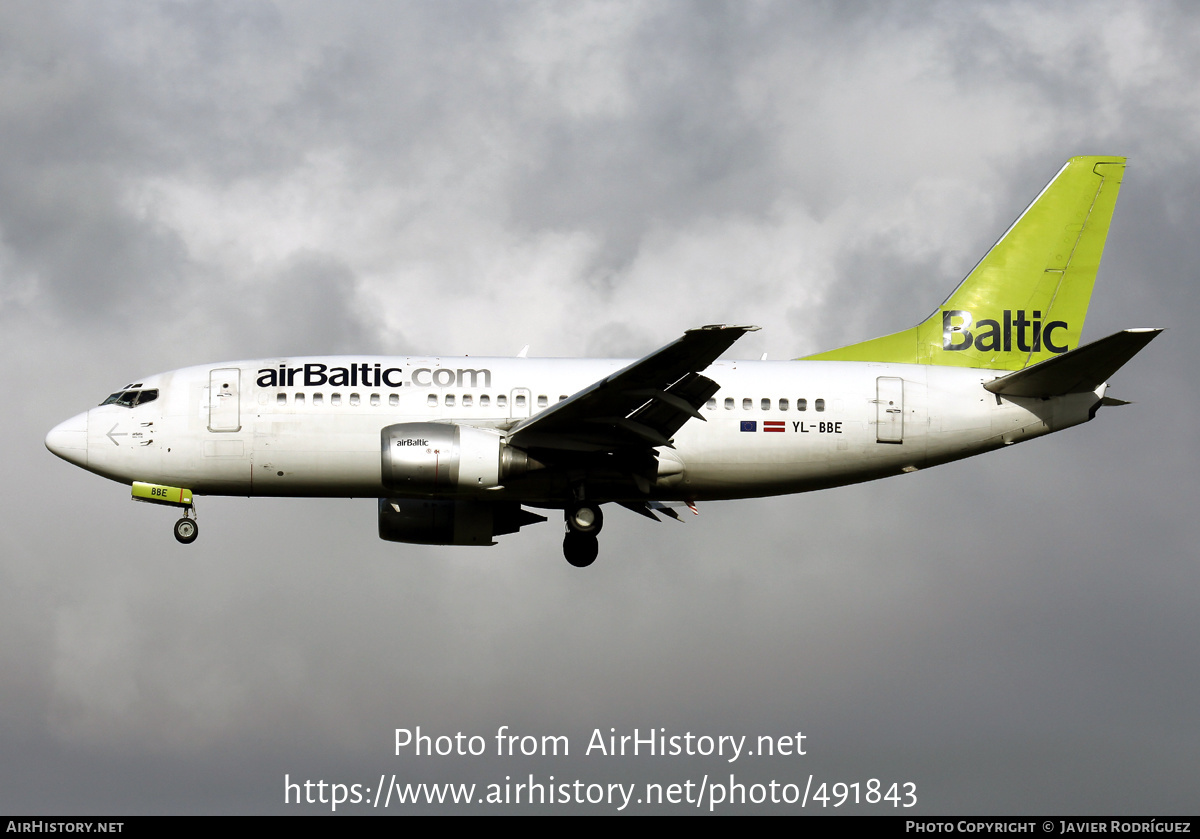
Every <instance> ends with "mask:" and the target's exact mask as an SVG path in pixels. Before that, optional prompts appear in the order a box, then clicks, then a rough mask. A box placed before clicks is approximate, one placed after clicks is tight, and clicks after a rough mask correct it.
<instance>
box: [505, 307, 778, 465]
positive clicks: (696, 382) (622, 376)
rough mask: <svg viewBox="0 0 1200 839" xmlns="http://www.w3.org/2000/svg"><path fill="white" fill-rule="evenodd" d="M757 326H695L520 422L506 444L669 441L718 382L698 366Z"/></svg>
mask: <svg viewBox="0 0 1200 839" xmlns="http://www.w3.org/2000/svg"><path fill="white" fill-rule="evenodd" d="M757 329H758V327H757V326H725V325H714V326H701V327H699V328H697V329H689V330H688V331H687V332H685V333H684V334H683V337H682V338H679V339H678V340H676V341H673V342H671V343H670V344H667V345H666V346H665V347H662V348H661V349H658V350H655V351H654V352H652V353H650V354H649V355H648V356H646V357H645V358H642V359H640V360H639V361H635V362H634V363H633V364H630V365H629V366H628V367H625V368H624V369H621V370H618V371H617V372H615V373H613V374H612V375H610V376H607V377H605V378H603V379H601V380H600V381H598V382H595V383H593V384H591V385H589V386H587V387H586V388H584V389H583V390H581V391H579V392H578V393H576V394H574V395H573V396H571V397H569V398H567V399H564V400H563V401H562V402H559V403H558V404H556V405H553V406H551V407H550V408H548V409H546V410H545V411H542V412H541V413H540V414H538V415H537V416H534V417H530V418H529V419H527V420H524V421H522V422H521V423H520V424H518V425H517V426H515V427H514V428H513V429H512V431H510V432H509V442H510V443H511V444H512V445H514V446H516V447H518V448H521V449H526V450H547V449H549V450H557V451H563V452H620V451H629V450H645V449H646V448H652V447H655V446H670V445H671V437H672V435H674V434H675V432H676V431H678V430H679V429H680V428H681V427H682V426H683V424H684V423H685V422H687V421H688V420H689V419H691V418H692V417H696V418H697V419H700V420H703V419H704V417H703V416H702V415H701V414H700V410H699V409H700V407H701V406H702V405H704V403H705V402H706V401H708V399H709V398H710V397H711V396H712V395H713V394H714V393H716V392H717V391H718V390H719V389H720V386H719V385H718V384H717V383H716V382H714V381H713V380H712V379H709V378H707V377H705V376H702V375H700V371H701V370H704V369H705V368H707V367H708V366H709V365H710V364H712V363H713V362H714V361H715V360H716V359H717V356H719V355H720V354H721V353H723V352H725V350H727V349H729V347H731V346H732V345H733V342H734V341H736V340H737V339H738V338H740V337H742V336H743V335H745V334H746V333H747V332H753V331H755V330H757Z"/></svg>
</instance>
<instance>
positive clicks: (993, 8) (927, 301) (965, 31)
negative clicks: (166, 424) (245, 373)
mask: <svg viewBox="0 0 1200 839" xmlns="http://www.w3.org/2000/svg"><path fill="white" fill-rule="evenodd" d="M0 16H2V17H3V18H4V25H3V26H0V46H2V48H0V136H3V138H4V143H5V146H6V148H5V154H3V155H0V244H2V247H0V272H2V273H0V315H2V316H3V319H4V324H5V329H4V330H3V332H2V333H0V348H2V351H3V354H4V357H5V359H6V366H5V371H4V373H3V375H4V380H3V383H4V386H5V390H6V392H8V393H10V394H14V395H15V396H17V397H18V398H17V399H16V400H14V403H13V404H12V405H11V407H10V409H9V410H8V411H7V412H6V414H5V420H4V426H3V431H4V437H5V439H6V440H8V441H9V448H8V449H6V454H7V455H8V468H7V469H6V476H7V477H6V479H5V480H4V481H3V482H0V499H2V500H3V501H4V506H5V509H6V510H7V511H8V519H7V523H8V525H9V526H8V527H6V528H4V529H3V532H2V533H0V546H2V548H3V552H4V562H3V563H0V605H3V607H4V608H3V609H0V613H2V614H3V615H4V617H3V623H2V624H0V637H3V638H4V639H5V642H4V643H3V644H0V672H3V673H5V674H6V675H5V676H4V677H3V679H2V680H0V693H2V695H3V697H4V701H3V702H0V727H2V728H3V730H4V732H5V733H4V734H3V736H2V739H3V743H2V744H0V745H2V750H3V751H4V753H5V754H6V759H5V761H4V766H3V772H4V779H3V783H0V789H2V790H4V792H2V793H0V798H2V801H0V803H3V804H6V805H10V806H9V809H10V810H13V811H15V810H17V809H20V810H23V811H27V812H29V811H38V810H41V811H52V812H81V811H83V810H88V811H92V812H105V811H109V812H116V813H131V812H149V811H161V812H183V811H209V812H212V811H218V812H220V811H239V812H241V811H275V810H278V809H280V808H281V807H282V804H281V802H282V786H283V785H282V779H283V775H284V773H291V774H292V775H293V776H303V777H314V778H315V777H321V776H325V777H327V778H328V777H338V778H342V779H345V780H347V781H350V782H358V781H363V780H367V779H371V778H378V775H379V773H380V772H389V773H390V772H401V773H406V777H411V778H412V779H413V780H415V781H420V780H437V779H443V780H461V779H470V780H477V781H479V782H481V783H487V782H491V781H495V780H498V779H501V778H502V777H503V776H504V775H505V774H514V775H515V774H516V773H518V772H528V771H532V772H535V773H537V774H540V775H548V774H551V773H553V774H555V775H556V776H558V777H560V778H575V777H583V778H601V777H604V778H606V779H607V778H611V779H612V780H621V781H624V782H629V781H630V780H634V779H640V780H659V781H663V782H671V781H681V780H684V779H685V777H687V776H689V775H692V776H695V777H699V775H700V774H703V773H704V772H709V771H714V764H712V763H710V762H704V761H700V762H686V761H679V762H674V761H670V760H668V761H665V762H650V761H645V760H638V761H635V760H624V761H622V760H614V761H611V762H609V761H605V760H603V759H599V758H596V757H594V756H593V757H590V758H589V757H583V756H582V755H581V751H582V747H583V746H584V745H585V744H586V742H587V739H588V736H589V735H590V734H591V732H592V730H593V729H594V728H601V729H603V730H604V731H607V730H608V728H609V727H610V726H615V727H619V728H624V729H625V730H628V729H631V728H633V727H635V726H638V727H641V728H643V729H644V728H647V727H655V726H663V727H666V728H668V729H669V730H671V731H672V732H682V731H685V730H692V731H695V732H701V731H704V732H710V733H718V732H719V733H735V734H742V733H744V734H747V735H752V736H753V735H756V734H760V733H766V734H775V735H780V734H784V733H788V732H794V731H795V730H796V729H797V728H803V729H804V730H806V731H808V732H809V734H810V736H811V737H812V739H811V740H810V743H809V744H810V749H811V757H808V758H806V759H804V760H794V761H790V762H789V761H775V762H770V763H768V762H764V763H761V764H757V765H752V764H750V763H739V764H735V765H733V767H732V768H733V771H735V772H737V773H738V774H739V776H744V777H746V778H748V779H749V778H753V779H756V780H764V779H767V778H769V777H779V778H786V779H789V780H794V779H795V778H797V777H802V776H806V775H807V774H808V773H809V772H815V773H817V774H818V775H819V776H820V777H823V778H826V779H828V780H844V781H853V780H863V779H867V778H871V777H887V778H889V779H893V780H913V781H915V782H917V783H918V792H919V795H920V796H921V801H922V804H921V807H920V808H919V809H920V810H921V811H922V812H925V813H936V812H947V811H958V812H965V811H976V812H984V811H987V812H1014V813H1019V812H1032V811H1035V810H1043V811H1050V810H1057V811H1059V812H1093V813H1094V812H1100V811H1104V812H1147V811H1150V810H1164V811H1165V810H1176V811H1186V810H1187V808H1188V807H1189V806H1190V804H1191V800H1190V798H1189V797H1188V796H1189V795H1190V791H1191V790H1192V789H1194V781H1195V769H1194V767H1193V765H1192V764H1193V763H1194V760H1193V755H1194V753H1195V750H1196V747H1197V746H1198V745H1200V743H1197V735H1196V734H1195V732H1196V731H1198V730H1200V728H1198V727H1197V726H1196V722H1197V719H1196V711H1195V703H1194V702H1191V701H1190V698H1191V697H1193V696H1194V695H1195V693H1196V689H1197V687H1198V685H1197V681H1196V675H1195V674H1196V673H1200V667H1197V664H1198V662H1197V661H1196V653H1195V652H1194V650H1193V649H1192V646H1190V645H1189V644H1188V643H1187V639H1189V638H1194V637H1195V636H1196V634H1197V631H1198V627H1197V626H1196V618H1195V615H1194V609H1193V607H1192V603H1191V596H1190V592H1194V591H1195V590H1196V583H1197V577H1196V569H1195V563H1194V545H1195V543H1196V533H1195V524H1194V516H1193V515H1192V511H1191V506H1192V505H1191V500H1190V499H1191V498H1193V497H1194V495H1195V491H1196V489H1197V487H1196V478H1195V475H1196V469H1195V465H1196V460H1197V452H1196V444H1195V442H1194V438H1195V434H1194V429H1195V422H1194V421H1193V420H1191V419H1190V418H1191V417H1194V416H1195V415H1196V409H1197V405H1196V404H1195V402H1196V398H1195V396H1194V394H1193V393H1192V390H1193V389H1191V388H1188V387H1186V386H1183V385H1181V384H1180V383H1181V382H1187V381H1189V377H1190V375H1191V371H1190V367H1189V365H1190V363H1191V359H1193V358H1195V357H1196V352H1195V340H1194V338H1193V337H1192V332H1193V331H1192V330H1191V329H1190V324H1191V322H1192V321H1193V320H1194V319H1195V316H1196V311H1195V302H1194V301H1193V300H1192V297H1193V296H1194V295H1192V294H1191V288H1192V284H1193V281H1194V268H1193V266H1194V265H1195V264H1196V259H1195V258H1193V257H1196V256H1200V255H1197V254H1196V253H1195V251H1196V248H1197V245H1196V243H1195V238H1196V237H1195V236H1194V230H1195V220H1194V208H1193V204H1194V200H1193V197H1194V195H1195V194H1196V185H1197V181H1198V180H1200V175H1198V174H1197V171H1198V170H1197V167H1196V165H1195V163H1194V162H1193V161H1194V160H1195V159H1196V152H1197V146H1200V142H1198V140H1200V134H1198V131H1197V128H1198V126H1197V123H1196V121H1195V119H1194V113H1195V104H1196V102H1195V99H1196V94H1195V92H1194V77H1195V73H1194V72H1192V70H1194V69H1195V67H1196V64H1197V60H1198V56H1200V53H1198V52H1197V50H1196V49H1195V46H1194V44H1195V43H1196V40H1195V38H1194V35H1195V29H1196V26H1197V19H1196V14H1195V12H1193V11H1192V10H1191V8H1190V7H1188V6H1167V5H1157V4H1151V5H1139V4H1108V5H1103V4H1102V5H1096V4H1089V5H1087V6H1082V5H1080V6H1072V5H1060V6H1053V7H1046V8H1044V7H1042V6H1039V5H1034V4H1019V3H1017V4H989V5H986V6H967V7H963V6H959V5H954V6H951V5H943V4H933V5H930V6H922V7H914V6H910V5H903V6H893V5H890V4H873V5H869V6H855V7H853V8H852V9H849V10H847V9H846V7H845V6H843V5H815V4H814V5H801V4H794V3H762V4H757V5H746V4H707V3H706V4H700V5H685V4H678V3H663V4H636V5H632V4H629V5H626V4H614V3H596V4H589V3H578V4H569V5H562V4H534V3H530V4H484V3H438V4H411V3H410V4H394V3H381V4H359V5H349V6H345V5H339V6H330V5H327V4H311V5H300V4H297V5H277V4H273V3H243V4H233V5H231V4H221V3H172V4H163V5H147V4H142V3H131V4H124V5H122V4H108V5H104V6H95V5H92V4H79V5H75V6H61V7H60V6H44V5H33V4H31V5H7V6H5V7H4V11H3V12H2V13H0ZM1105 152H1108V153H1119V154H1129V155H1131V165H1130V166H1129V168H1128V171H1127V175H1126V181H1125V184H1124V186H1123V190H1122V197H1121V202H1120V203H1119V204H1118V208H1117V211H1116V217H1115V221H1114V226H1113V231H1112V235H1111V236H1110V238H1109V245H1108V251H1107V253H1106V256H1105V262H1104V265H1103V267H1102V269H1101V277H1100V281H1099V283H1098V285H1097V289H1096V295H1095V298H1094V300H1093V305H1092V310H1091V315H1090V318H1089V321H1088V327H1087V333H1086V334H1087V335H1088V337H1099V336H1100V335H1103V334H1107V333H1108V332H1111V331H1115V330H1116V329H1119V328H1122V327H1126V326H1153V325H1165V326H1169V327H1171V329H1170V330H1169V331H1168V332H1167V333H1166V334H1165V335H1164V336H1162V337H1160V338H1159V339H1158V340H1156V341H1155V343H1153V344H1152V345H1151V346H1150V347H1148V348H1147V350H1146V351H1145V352H1144V353H1143V354H1142V355H1140V356H1139V357H1138V358H1136V359H1134V361H1133V362H1131V364H1130V365H1129V366H1128V368H1126V369H1125V370H1122V371H1121V372H1120V373H1119V374H1118V375H1117V376H1116V377H1115V378H1114V389H1113V394H1114V395H1116V396H1118V397H1120V398H1124V399H1132V400H1134V401H1135V402H1136V403H1137V404H1135V405H1134V406H1131V407H1124V408H1119V409H1117V408H1105V409H1103V410H1102V411H1101V412H1100V414H1099V416H1098V417H1097V420H1096V421H1095V422H1094V423H1091V424H1088V425H1086V426H1084V427H1081V428H1078V429H1073V430H1070V431H1067V432H1065V433H1064V434H1061V435H1055V436H1054V437H1052V438H1050V439H1046V440H1039V441H1035V442H1031V443H1028V444H1025V445H1022V446H1017V447H1013V448H1012V449H1009V450H1005V451H1003V452H998V453H996V454H994V455H990V456H988V457H986V458H981V459H976V460H971V461H966V462H961V463H956V464H948V465H945V466H942V467H939V468H938V469H936V470H931V471H929V472H920V473H917V474H915V475H911V476H905V477H903V478H895V479H890V480H887V481H882V482H879V483H875V484H869V485H864V486H858V487H850V488H844V489H840V490H835V491H831V492H826V493H818V494H814V495H811V496H804V497H789V498H780V499H768V500H762V501H757V502H730V503H723V504H708V505H703V506H702V507H701V515H700V516H699V517H691V516H689V520H688V522H687V524H686V525H679V524H676V523H674V522H666V523H663V524H658V525H655V524H654V523H652V522H649V521H647V520H645V519H641V518H639V517H637V516H634V515H633V514H632V513H627V512H626V511H624V510H619V509H618V510H614V511H612V513H611V514H610V515H609V517H608V524H607V526H606V529H605V532H604V537H603V546H602V553H601V558H600V560H599V561H598V562H597V564H596V565H595V566H593V567H592V568H590V569H588V571H587V572H586V573H583V574H581V573H579V572H578V571H576V570H575V569H571V568H569V567H567V566H566V564H565V563H563V562H562V561H561V557H560V554H559V551H560V542H561V534H560V527H561V525H560V523H558V522H557V521H551V522H549V523H548V524H543V525H540V526H539V527H535V528H531V529H530V530H529V531H528V532H527V533H521V534H520V535H517V536H509V537H504V538H503V539H501V540H500V544H499V545H498V546H496V547H494V548H490V549H487V550H484V551H482V552H479V551H475V550H472V549H466V548H436V547H422V546H404V545H394V544H389V543H383V542H381V541H379V540H378V539H377V538H376V535H375V510H374V502H373V501H371V500H357V501H345V500H339V501H319V500H266V499H255V500H246V499H222V498H204V499H201V507H200V512H201V519H200V526H201V529H202V533H201V538H200V540H199V541H198V542H197V543H196V544H195V545H194V546H192V548H191V549H189V550H187V551H182V550H181V549H177V548H176V546H175V545H174V543H173V542H172V541H171V539H170V535H169V533H168V529H169V522H170V516H169V515H164V514H163V512H164V511H162V510H159V509H157V508H152V507H148V506H146V505H130V503H129V502H128V500H127V497H126V495H125V493H126V492H127V490H122V488H121V487H119V486H116V485H112V484H108V483H106V482H104V481H102V480H101V479H99V478H96V477H94V476H90V475H87V474H84V473H82V472H80V471H78V470H76V469H74V468H72V467H70V466H68V465H67V464H65V463H61V462H59V461H57V460H54V459H53V458H52V457H51V456H50V455H49V454H47V453H46V452H45V451H44V450H43V449H42V448H41V440H42V437H43V436H44V434H45V432H46V430H47V429H48V428H49V427H50V426H51V425H53V424H54V423H56V422H58V421H60V420H61V419H63V418H65V417H66V416H69V415H71V414H72V413H75V412H78V411H79V410H83V409H84V408H86V407H87V406H88V405H90V404H94V403H95V402H97V401H99V399H101V398H103V395H104V394H105V393H106V392H108V390H109V389H111V388H113V387H117V386H119V385H120V383H121V382H125V381H128V380H129V379H128V377H129V376H136V375H140V374H142V373H149V372H152V371H154V370H159V369H171V368H174V367H181V366H185V365H190V364H198V363H205V362H210V361H216V360H223V359H231V358H239V357H252V356H258V355H262V356H276V355H281V354H295V353H317V352H351V353H357V352H370V351H375V350H376V349H378V350H382V351H389V352H398V353H404V352H421V353H447V352H450V353H454V352H459V353H463V352H470V353H471V354H473V355H474V354H479V353H481V352H484V353H486V352H494V353H499V354H511V353H515V352H516V351H517V350H519V349H520V347H521V346H522V345H524V344H527V343H530V344H533V350H532V354H535V355H536V354H539V353H561V354H570V355H574V354H585V353H587V354H596V355H610V354H612V355H618V356H636V355H640V354H642V353H644V352H647V351H649V350H651V349H653V348H654V347H656V346H659V345H661V344H663V343H666V342H667V341H669V340H671V339H672V338H674V337H675V336H676V335H677V334H678V333H679V332H680V331H681V330H682V329H684V328H687V327H690V326H695V325H698V324H701V323H706V322H714V321H733V322H742V321H744V322H750V323H759V324H762V325H763V326H764V327H766V328H765V329H764V330H763V332H761V333H756V334H755V335H753V336H749V337H748V338H746V339H744V340H743V341H742V342H741V343H740V344H739V345H738V346H737V348H736V349H735V352H734V354H735V355H738V356H740V357H757V355H758V354H760V353H761V352H764V351H768V350H769V351H770V353H771V357H772V358H779V357H788V356H792V355H797V354H799V353H801V352H813V351H817V350H820V349H824V348H827V347H829V346H832V345H835V344H837V343H842V342H846V341H852V340H860V339H863V338H866V337H870V336H872V335H874V334H879V333H882V332H886V331H891V330H895V329H900V328H904V327H906V326H908V325H909V324H910V323H912V322H913V321H915V320H916V319H917V318H920V317H923V316H924V315H926V314H927V313H928V312H929V311H930V310H931V309H932V308H933V307H934V306H936V305H937V303H939V302H940V301H941V300H942V299H943V298H944V297H945V295H946V294H947V293H948V292H949V291H950V290H951V289H952V288H953V287H954V285H955V284H956V283H957V282H958V280H959V279H960V278H961V276H962V275H963V274H964V273H965V272H966V271H967V270H968V269H969V268H970V267H971V266H972V265H973V264H974V262H975V260H976V259H978V257H979V256H980V255H981V254H982V253H983V252H984V250H985V249H986V248H987V247H988V246H989V245H990V244H991V243H992V241H994V240H995V238H996V237H997V236H998V235H999V234H1000V233H1001V232H1002V231H1003V230H1004V229H1005V228H1006V227H1007V225H1008V224H1009V223H1010V222H1011V221H1012V219H1013V218H1014V217H1015V216H1016V214H1017V213H1019V212H1020V210H1021V209H1022V208H1023V207H1024V206H1025V205H1026V204H1027V203H1028V201H1029V200H1030V199H1032V198H1033V196H1034V195H1035V194H1036V193H1037V191H1038V190H1039V189H1040V188H1041V187H1042V186H1043V185H1044V184H1045V182H1046V181H1047V180H1048V179H1049V177H1050V176H1051V175H1053V173H1054V172H1055V171H1056V170H1057V168H1058V167H1059V166H1061V164H1062V162H1063V160H1064V159H1065V158H1066V157H1068V156H1070V155H1072V154H1079V153H1105ZM47 371H49V372H47ZM184 554H186V556H185V555H184ZM416 725H421V726H422V727H423V728H425V729H427V730H431V731H436V732H438V733H449V734H453V733H454V732H455V731H458V730H462V731H466V732H469V733H480V734H483V735H490V734H492V733H494V731H495V729H496V728H497V727H498V726H500V725H509V726H511V727H512V728H513V730H515V731H520V732H532V733H536V734H557V733H561V734H566V735H569V736H570V737H571V743H572V746H573V749H574V750H573V752H572V756H571V757H570V758H569V759H563V760H555V761H546V760H542V761H536V760H535V761H524V760H522V761H510V760H503V761H497V760H494V759H492V760H489V761H479V762H473V761H465V760H453V759H447V760H429V759H416V758H413V757H411V756H408V757H402V758H397V757H395V756H394V755H393V754H392V753H391V742H392V741H391V737H392V730H393V729H394V728H395V727H397V726H416ZM718 768H721V769H724V768H725V767H718ZM606 773H607V774H606ZM601 811H603V812H608V810H607V809H602V810H601Z"/></svg>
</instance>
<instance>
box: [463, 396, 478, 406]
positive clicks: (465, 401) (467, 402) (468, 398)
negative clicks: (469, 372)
mask: <svg viewBox="0 0 1200 839" xmlns="http://www.w3.org/2000/svg"><path fill="white" fill-rule="evenodd" d="M474 401H475V400H474V397H472V396H471V394H469V393H464V394H463V407H464V408H470V407H471V404H472V403H473V402H474Z"/></svg>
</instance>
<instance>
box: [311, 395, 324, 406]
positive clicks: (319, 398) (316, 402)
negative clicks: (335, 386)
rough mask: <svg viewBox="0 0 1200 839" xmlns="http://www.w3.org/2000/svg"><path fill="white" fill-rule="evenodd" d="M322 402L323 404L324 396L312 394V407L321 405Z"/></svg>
mask: <svg viewBox="0 0 1200 839" xmlns="http://www.w3.org/2000/svg"><path fill="white" fill-rule="evenodd" d="M324 402H325V397H324V396H322V395H321V394H319V393H314V394H313V404H314V405H321V404H323V403H324Z"/></svg>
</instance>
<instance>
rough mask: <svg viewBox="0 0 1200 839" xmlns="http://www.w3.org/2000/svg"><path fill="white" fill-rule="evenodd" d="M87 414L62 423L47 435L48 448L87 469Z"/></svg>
mask: <svg viewBox="0 0 1200 839" xmlns="http://www.w3.org/2000/svg"><path fill="white" fill-rule="evenodd" d="M87 433H88V415H87V412H84V413H82V414H79V415H77V416H73V417H71V418H70V419H69V420H67V421H66V422H60V423H59V424H58V425H56V426H54V428H52V429H50V433H49V434H47V435H46V448H48V449H49V450H50V451H52V452H54V454H56V455H58V456H59V457H61V458H62V459H63V460H66V461H68V462H70V463H74V464H75V465H76V466H83V467H85V468H86V467H87V448H88V446H87Z"/></svg>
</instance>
